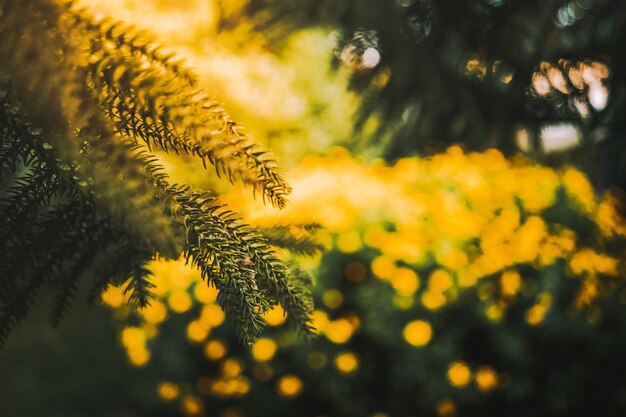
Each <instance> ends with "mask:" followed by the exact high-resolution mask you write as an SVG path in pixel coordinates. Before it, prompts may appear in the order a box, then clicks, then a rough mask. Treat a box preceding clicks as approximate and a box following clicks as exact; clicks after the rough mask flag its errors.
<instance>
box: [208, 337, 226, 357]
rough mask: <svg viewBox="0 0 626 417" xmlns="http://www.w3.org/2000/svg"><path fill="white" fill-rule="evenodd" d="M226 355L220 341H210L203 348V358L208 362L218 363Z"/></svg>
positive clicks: (222, 343) (224, 347)
mask: <svg viewBox="0 0 626 417" xmlns="http://www.w3.org/2000/svg"><path fill="white" fill-rule="evenodd" d="M225 355H226V345H225V344H224V342H222V341H220V340H211V341H209V342H208V343H207V344H206V345H205V346H204V356H206V358H207V359H209V360H210V361H218V360H220V359H222V358H223V357H224V356H225Z"/></svg>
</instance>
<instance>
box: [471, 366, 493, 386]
mask: <svg viewBox="0 0 626 417" xmlns="http://www.w3.org/2000/svg"><path fill="white" fill-rule="evenodd" d="M475 381H476V385H477V386H478V389H479V390H481V391H490V390H492V389H494V388H495V387H497V386H498V374H497V373H496V371H495V370H494V369H493V368H492V367H490V366H481V367H480V368H478V370H477V371H476V377H475Z"/></svg>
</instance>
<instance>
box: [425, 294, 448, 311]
mask: <svg viewBox="0 0 626 417" xmlns="http://www.w3.org/2000/svg"><path fill="white" fill-rule="evenodd" d="M446 301H447V299H446V296H445V295H443V294H442V293H440V292H437V291H425V292H424V293H422V304H423V305H424V307H426V308H427V309H429V310H433V311H434V310H439V309H440V308H441V307H443V306H444V305H445V304H446Z"/></svg>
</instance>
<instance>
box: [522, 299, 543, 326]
mask: <svg viewBox="0 0 626 417" xmlns="http://www.w3.org/2000/svg"><path fill="white" fill-rule="evenodd" d="M546 311H547V308H546V307H545V306H542V305H539V304H537V305H534V306H532V307H531V308H530V309H529V310H528V311H527V312H526V322H527V323H528V324H530V325H531V326H538V325H540V324H541V323H542V322H543V320H544V318H545V316H546Z"/></svg>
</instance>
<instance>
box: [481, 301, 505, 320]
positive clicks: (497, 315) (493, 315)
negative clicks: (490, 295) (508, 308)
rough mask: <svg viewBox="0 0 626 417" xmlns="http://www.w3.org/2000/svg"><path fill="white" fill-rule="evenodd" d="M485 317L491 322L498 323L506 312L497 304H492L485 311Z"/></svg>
mask: <svg viewBox="0 0 626 417" xmlns="http://www.w3.org/2000/svg"><path fill="white" fill-rule="evenodd" d="M485 315H486V316H487V318H488V319H489V320H490V321H492V322H494V323H498V322H499V321H501V320H502V318H503V317H504V310H503V309H502V307H500V306H499V305H497V304H490V305H488V306H487V308H486V309H485Z"/></svg>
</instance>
